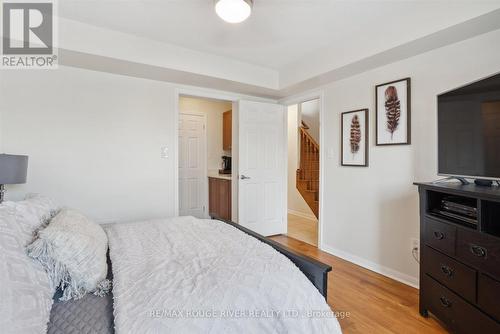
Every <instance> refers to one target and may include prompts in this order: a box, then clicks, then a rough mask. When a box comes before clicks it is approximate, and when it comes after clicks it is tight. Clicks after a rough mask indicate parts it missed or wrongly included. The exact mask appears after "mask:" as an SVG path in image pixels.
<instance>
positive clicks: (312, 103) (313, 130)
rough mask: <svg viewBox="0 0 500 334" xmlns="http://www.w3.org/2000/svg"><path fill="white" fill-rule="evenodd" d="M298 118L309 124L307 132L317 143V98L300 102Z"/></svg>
mask: <svg viewBox="0 0 500 334" xmlns="http://www.w3.org/2000/svg"><path fill="white" fill-rule="evenodd" d="M300 119H301V120H302V121H304V122H305V123H306V124H307V126H309V129H308V130H307V132H309V134H310V135H311V136H312V137H313V138H314V140H316V142H317V143H319V99H314V100H309V101H305V102H302V103H301V104H300Z"/></svg>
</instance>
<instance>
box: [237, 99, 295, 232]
mask: <svg viewBox="0 0 500 334" xmlns="http://www.w3.org/2000/svg"><path fill="white" fill-rule="evenodd" d="M238 115H239V120H238V125H239V126H238V133H239V136H238V139H239V140H238V142H239V144H238V146H239V149H238V151H239V152H238V160H239V162H238V167H239V168H238V170H239V175H238V213H239V217H238V222H239V224H241V225H243V226H245V227H247V228H249V229H251V230H253V231H255V232H257V233H260V234H262V235H265V236H268V235H274V234H281V233H286V228H287V227H286V214H285V213H286V196H287V192H286V177H287V173H286V170H285V167H286V159H287V143H286V141H285V139H286V138H285V134H286V131H285V125H286V113H285V107H284V106H282V105H279V104H271V103H262V102H252V101H239V103H238Z"/></svg>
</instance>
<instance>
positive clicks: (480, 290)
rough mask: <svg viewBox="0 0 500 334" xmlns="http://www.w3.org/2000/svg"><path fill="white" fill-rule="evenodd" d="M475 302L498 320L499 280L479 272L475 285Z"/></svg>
mask: <svg viewBox="0 0 500 334" xmlns="http://www.w3.org/2000/svg"><path fill="white" fill-rule="evenodd" d="M477 304H478V305H479V307H481V309H483V311H484V312H486V313H488V314H489V315H491V316H492V317H493V318H495V319H497V320H499V321H500V282H498V281H496V280H494V279H492V278H490V277H488V276H486V275H484V274H481V275H479V284H478V286H477Z"/></svg>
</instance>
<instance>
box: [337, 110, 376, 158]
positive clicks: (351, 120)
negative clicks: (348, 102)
mask: <svg viewBox="0 0 500 334" xmlns="http://www.w3.org/2000/svg"><path fill="white" fill-rule="evenodd" d="M340 119H341V120H340V127H341V131H340V133H341V144H340V157H341V161H340V164H341V165H342V166H352V167H368V147H369V138H370V137H369V133H368V132H369V128H370V127H369V115H368V109H358V110H353V111H346V112H343V113H342V114H341V117H340Z"/></svg>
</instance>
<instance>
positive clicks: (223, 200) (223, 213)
mask: <svg viewBox="0 0 500 334" xmlns="http://www.w3.org/2000/svg"><path fill="white" fill-rule="evenodd" d="M219 182H220V188H219V189H220V193H219V195H220V218H221V219H224V220H231V181H229V180H219Z"/></svg>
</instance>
